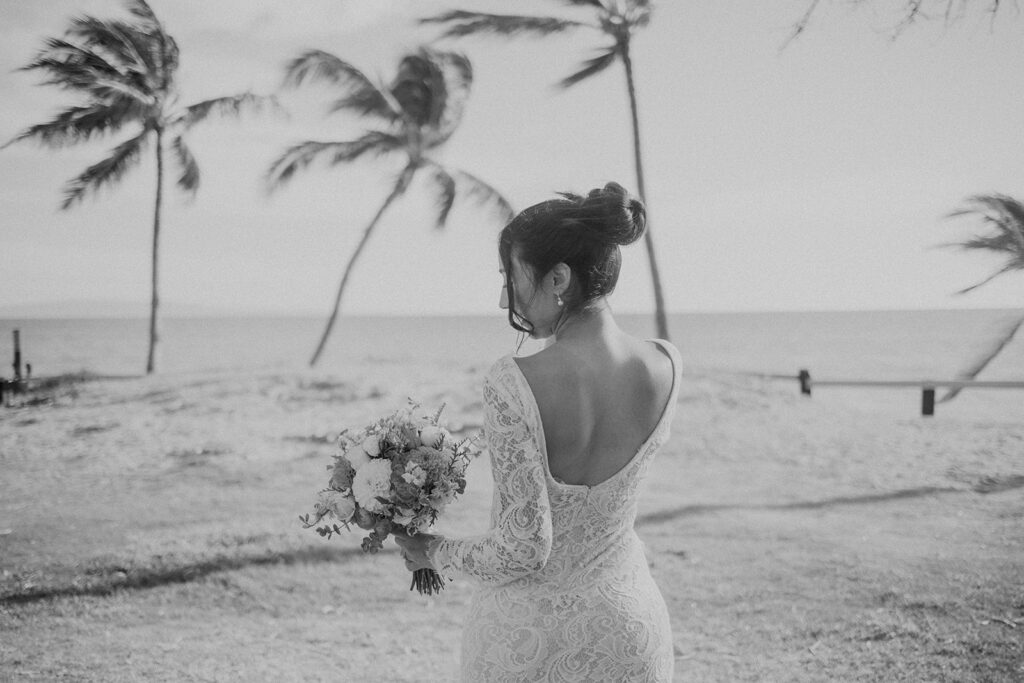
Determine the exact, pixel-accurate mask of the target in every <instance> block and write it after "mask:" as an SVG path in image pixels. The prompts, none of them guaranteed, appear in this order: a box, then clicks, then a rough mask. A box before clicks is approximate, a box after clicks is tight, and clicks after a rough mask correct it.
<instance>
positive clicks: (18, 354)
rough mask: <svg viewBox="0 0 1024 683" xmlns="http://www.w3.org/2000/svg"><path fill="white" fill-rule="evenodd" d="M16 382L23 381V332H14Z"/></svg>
mask: <svg viewBox="0 0 1024 683" xmlns="http://www.w3.org/2000/svg"><path fill="white" fill-rule="evenodd" d="M11 365H13V367H14V381H15V382H18V381H21V332H20V331H19V330H14V363H12V364H11Z"/></svg>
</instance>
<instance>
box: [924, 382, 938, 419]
mask: <svg viewBox="0 0 1024 683" xmlns="http://www.w3.org/2000/svg"><path fill="white" fill-rule="evenodd" d="M934 414H935V387H928V386H926V387H924V389H923V390H922V391H921V415H922V417H931V416H932V415H934Z"/></svg>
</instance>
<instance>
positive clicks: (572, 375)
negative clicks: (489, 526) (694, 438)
mask: <svg viewBox="0 0 1024 683" xmlns="http://www.w3.org/2000/svg"><path fill="white" fill-rule="evenodd" d="M516 362H517V363H518V364H519V368H520V370H521V371H522V372H523V375H524V376H525V377H526V380H527V382H529V384H530V388H531V390H532V391H533V395H534V398H535V400H536V402H537V407H538V408H539V410H540V416H541V422H542V423H543V430H544V440H545V443H546V446H547V457H548V466H549V469H550V471H551V474H552V476H554V477H555V479H557V480H558V481H560V482H562V483H565V484H574V485H585V486H596V485H598V484H601V483H603V482H604V481H607V480H608V479H609V478H610V477H612V476H614V475H615V473H616V472H618V471H619V470H621V469H622V468H623V467H624V466H625V465H626V464H628V463H629V461H630V460H631V459H632V458H633V457H634V455H635V454H636V452H637V450H638V449H639V448H640V447H641V446H642V445H643V444H644V442H645V441H646V440H647V438H648V437H649V436H650V435H651V433H652V432H653V431H654V429H655V427H657V425H658V422H659V420H660V419H661V416H662V414H663V413H664V412H665V408H666V404H667V402H668V400H669V396H670V395H671V392H672V383H673V380H674V375H675V371H674V368H673V367H672V360H671V358H670V357H669V356H668V355H667V354H666V352H665V351H664V350H663V349H662V348H661V347H660V346H658V345H657V344H655V343H653V342H649V341H641V340H639V339H635V338H634V337H631V336H629V335H626V334H624V333H622V332H616V333H615V334H613V335H607V336H601V337H598V338H592V339H588V340H586V341H581V342H580V343H578V344H573V343H569V342H565V343H563V342H559V343H557V344H555V345H553V346H551V347H549V348H547V349H544V350H543V351H541V352H539V353H537V354H535V355H533V356H528V357H525V358H519V359H516Z"/></svg>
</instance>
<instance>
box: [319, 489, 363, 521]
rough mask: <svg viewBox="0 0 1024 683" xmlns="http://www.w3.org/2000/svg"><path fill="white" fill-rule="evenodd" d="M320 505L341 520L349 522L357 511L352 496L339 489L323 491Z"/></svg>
mask: <svg viewBox="0 0 1024 683" xmlns="http://www.w3.org/2000/svg"><path fill="white" fill-rule="evenodd" d="M320 505H321V506H322V507H323V509H325V510H327V511H328V512H330V513H331V515H333V516H334V517H335V518H336V519H337V520H338V521H339V522H348V521H349V520H350V519H352V515H354V514H355V511H356V504H355V501H353V500H352V498H351V496H348V495H347V494H344V493H341V492H339V491H324V492H323V493H321V494H320Z"/></svg>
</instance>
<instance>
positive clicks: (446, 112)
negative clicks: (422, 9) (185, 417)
mask: <svg viewBox="0 0 1024 683" xmlns="http://www.w3.org/2000/svg"><path fill="white" fill-rule="evenodd" d="M310 82H320V83H326V84H329V85H331V86H333V87H335V88H337V90H338V91H339V92H338V98H337V99H336V100H335V101H334V102H332V103H331V105H330V108H329V113H337V112H342V111H347V112H353V113H355V114H357V115H360V116H362V117H364V118H365V119H367V120H369V121H371V122H372V124H374V125H375V128H373V129H371V130H368V131H367V132H366V133H364V134H363V135H361V136H360V137H358V138H356V139H354V140H343V141H328V142H325V141H317V140H307V141H305V142H301V143H299V144H296V145H294V146H292V147H290V148H289V149H287V150H285V152H284V153H283V154H282V155H281V156H280V157H279V158H278V159H277V160H276V161H274V162H273V163H272V164H271V165H270V168H269V169H268V171H267V185H268V188H269V189H270V190H271V191H273V190H275V189H277V188H279V187H281V186H282V185H284V184H285V183H286V182H288V181H289V180H291V179H292V177H293V176H294V175H295V173H296V172H297V171H299V170H301V169H304V168H306V167H308V166H309V165H310V164H312V163H313V162H315V161H320V162H325V163H326V164H328V165H330V166H336V165H339V164H346V163H350V162H353V161H356V160H358V159H359V158H361V157H363V156H365V155H371V156H385V155H400V156H402V157H404V164H403V167H402V170H401V171H400V172H399V173H398V176H397V178H395V180H394V181H393V183H392V184H391V190H390V192H389V193H388V195H387V198H385V200H384V203H383V204H382V205H381V206H380V208H378V209H377V212H376V213H375V214H374V216H373V218H372V219H371V220H370V223H369V225H367V226H366V228H365V229H364V230H363V235H362V237H361V238H360V240H359V242H358V244H356V248H355V250H354V251H353V252H352V254H351V255H350V256H349V258H348V263H347V264H346V265H345V269H344V271H343V272H342V276H341V283H340V284H339V285H338V290H337V293H336V294H335V297H334V305H333V308H332V309H331V313H330V315H329V316H328V318H327V324H326V326H325V328H324V331H323V334H322V335H321V337H320V342H319V344H317V347H316V350H315V351H314V352H313V356H312V358H311V359H310V361H309V364H310V365H311V366H312V365H316V363H317V361H318V360H319V359H320V355H321V354H322V353H323V350H324V347H325V345H326V344H327V339H328V337H330V334H331V330H332V329H333V328H334V323H335V321H336V320H337V317H338V311H339V309H340V307H341V299H342V296H343V295H344V293H345V286H346V285H347V284H348V280H349V277H350V276H351V274H352V269H353V266H355V263H356V261H357V260H358V259H359V255H360V254H361V253H362V251H363V248H364V247H365V246H366V243H367V242H368V241H369V240H370V236H371V235H372V234H373V232H374V230H375V229H376V227H377V224H378V223H379V222H380V219H381V216H383V215H384V212H385V211H386V210H387V208H388V207H389V206H391V204H392V203H394V201H395V200H396V199H398V198H399V197H401V196H402V195H403V194H405V192H406V190H408V189H409V186H410V184H411V183H412V181H413V178H414V177H416V176H419V175H423V176H425V177H426V178H427V179H428V181H429V182H430V183H431V185H432V187H433V190H434V192H436V196H435V198H436V206H437V214H436V220H435V226H436V227H437V228H438V229H441V228H443V227H444V226H445V225H446V223H447V221H448V215H449V213H450V212H451V209H452V207H453V205H454V204H455V200H456V199H457V198H458V197H460V196H466V197H471V198H473V199H475V200H477V201H478V202H480V203H483V204H487V205H489V206H490V207H492V208H493V209H494V210H496V211H497V213H498V214H499V216H500V218H501V220H503V221H507V220H509V219H510V218H511V217H512V207H511V206H510V205H509V203H508V202H507V201H505V199H504V198H503V197H502V196H501V194H499V193H498V191H497V190H495V189H494V188H493V187H491V186H490V185H488V184H487V183H485V182H484V181H482V180H480V179H479V178H477V177H476V176H474V175H471V174H469V173H467V172H465V171H460V170H456V169H451V168H447V167H445V166H443V165H442V164H441V163H439V162H438V161H437V160H435V159H433V158H431V157H430V156H429V155H430V154H431V153H433V152H436V151H438V149H439V148H440V147H441V146H442V145H443V144H444V143H445V142H447V140H448V139H449V138H450V137H451V136H452V134H453V133H454V132H455V129H456V128H457V127H458V125H459V122H460V121H461V119H462V113H463V108H464V107H465V104H466V100H467V98H468V95H469V90H470V86H471V85H472V82H473V70H472V67H471V65H470V63H469V60H468V59H466V57H464V56H462V55H460V54H456V53H452V52H439V51H435V50H430V49H427V48H421V49H420V50H419V51H418V52H416V53H414V54H410V55H407V56H405V57H404V58H403V59H402V60H401V62H400V63H399V65H398V71H397V73H396V74H395V76H394V78H393V79H392V80H391V82H390V83H383V82H375V81H374V80H372V79H370V78H368V77H367V76H366V75H365V74H363V72H362V71H360V70H359V69H357V68H356V67H354V66H352V65H351V64H349V63H348V62H345V61H342V60H341V59H339V58H338V57H336V56H335V55H333V54H330V53H328V52H323V51H321V50H309V51H307V52H305V53H303V54H302V55H300V56H298V57H296V58H295V59H294V60H292V61H291V62H289V63H288V65H287V67H286V74H285V85H286V86H287V87H297V86H300V85H302V84H303V83H310Z"/></svg>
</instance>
